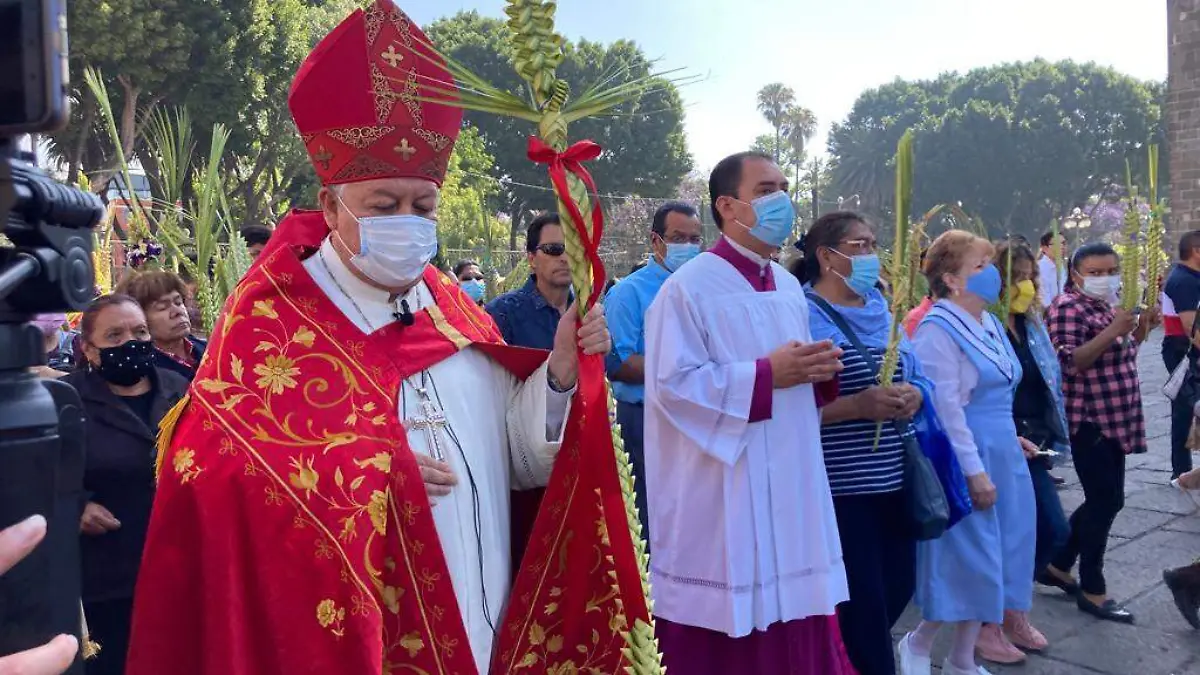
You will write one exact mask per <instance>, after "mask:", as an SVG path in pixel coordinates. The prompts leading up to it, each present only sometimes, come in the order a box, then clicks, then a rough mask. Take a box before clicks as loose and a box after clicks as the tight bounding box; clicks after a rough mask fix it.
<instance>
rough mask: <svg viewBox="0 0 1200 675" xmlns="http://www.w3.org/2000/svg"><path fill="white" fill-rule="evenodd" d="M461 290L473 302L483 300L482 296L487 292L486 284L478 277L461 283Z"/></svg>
mask: <svg viewBox="0 0 1200 675" xmlns="http://www.w3.org/2000/svg"><path fill="white" fill-rule="evenodd" d="M459 285H460V286H462V289H463V292H464V293H466V294H467V297H468V298H471V299H472V300H474V301H475V302H480V301H482V300H483V296H484V295H485V294H486V293H487V284H485V283H483V281H482V280H480V279H468V280H466V281H464V282H462V283H461V284H459Z"/></svg>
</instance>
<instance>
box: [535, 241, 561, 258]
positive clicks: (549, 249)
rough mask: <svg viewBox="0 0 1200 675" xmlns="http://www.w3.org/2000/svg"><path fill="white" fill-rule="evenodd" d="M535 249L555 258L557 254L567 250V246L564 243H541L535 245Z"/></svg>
mask: <svg viewBox="0 0 1200 675" xmlns="http://www.w3.org/2000/svg"><path fill="white" fill-rule="evenodd" d="M537 250H539V251H541V252H542V253H545V254H546V255H548V256H550V257H551V258H557V257H558V256H560V255H562V254H564V253H566V252H567V247H566V245H565V244H541V245H540V246H538V247H537Z"/></svg>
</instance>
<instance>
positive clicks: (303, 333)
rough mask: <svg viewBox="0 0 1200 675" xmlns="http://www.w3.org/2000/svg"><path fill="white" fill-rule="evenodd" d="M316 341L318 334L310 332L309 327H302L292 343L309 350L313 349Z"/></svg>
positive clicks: (297, 330) (297, 331)
mask: <svg viewBox="0 0 1200 675" xmlns="http://www.w3.org/2000/svg"><path fill="white" fill-rule="evenodd" d="M316 339H317V335H316V333H314V332H312V331H311V330H309V328H308V326H300V327H299V328H297V329H296V334H295V335H293V336H292V342H295V343H296V344H298V345H304V346H305V347H309V348H312V346H313V341H314V340H316Z"/></svg>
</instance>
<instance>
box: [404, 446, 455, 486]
mask: <svg viewBox="0 0 1200 675" xmlns="http://www.w3.org/2000/svg"><path fill="white" fill-rule="evenodd" d="M413 456H414V457H416V458H417V466H418V467H419V468H420V469H421V480H422V481H424V482H425V494H427V495H429V496H430V497H445V496H446V495H448V494H450V489H451V488H453V487H454V486H455V485H458V476H455V475H454V472H453V471H452V470H451V469H450V465H449V464H447V463H445V462H439V461H438V460H436V459H434V458H432V457H430V456H429V455H426V454H424V453H421V452H414V453H413Z"/></svg>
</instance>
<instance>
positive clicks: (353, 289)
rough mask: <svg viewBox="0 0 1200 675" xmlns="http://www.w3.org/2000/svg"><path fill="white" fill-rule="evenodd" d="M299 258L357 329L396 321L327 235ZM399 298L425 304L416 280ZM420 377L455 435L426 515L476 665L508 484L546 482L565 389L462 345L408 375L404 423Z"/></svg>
mask: <svg viewBox="0 0 1200 675" xmlns="http://www.w3.org/2000/svg"><path fill="white" fill-rule="evenodd" d="M304 267H305V269H306V270H308V273H309V274H310V275H312V278H313V280H314V281H315V282H316V283H317V285H318V286H319V287H320V288H321V290H322V291H324V292H325V294H326V295H327V296H328V297H329V299H330V300H331V301H332V302H333V303H334V304H335V305H337V307H338V309H339V310H341V312H342V314H344V315H345V316H346V318H347V319H349V320H350V321H351V322H353V323H354V325H355V326H357V327H358V329H359V330H361V331H362V332H363V333H366V334H370V333H373V332H375V331H377V330H379V329H381V328H383V327H384V326H386V325H388V324H390V323H392V322H394V321H396V317H395V316H394V313H395V312H397V311H398V309H399V307H400V300H401V298H395V299H392V298H390V297H389V296H388V293H387V292H386V291H382V290H380V289H377V288H374V287H372V286H369V285H367V284H366V283H364V282H363V281H361V280H360V279H359V278H358V277H356V276H354V275H353V274H352V273H351V272H350V270H349V269H348V268H347V267H346V265H345V264H344V263H343V262H342V260H341V258H339V257H338V255H337V253H336V251H334V249H333V246H332V245H331V244H330V242H329V240H328V239H327V240H326V241H325V244H324V245H322V247H321V249H320V250H319V251H318V252H317V253H316V254H314V255H313V256H312V257H310V258H309V259H307V260H305V261H304ZM403 299H404V300H405V301H407V303H408V305H409V308H410V309H411V310H412V311H413V312H414V313H416V312H419V311H421V308H424V307H429V306H430V305H432V304H433V296H432V294H431V293H430V291H429V288H428V287H427V286H426V285H425V283H424V282H419V283H418V284H417V285H416V286H414V287H413V288H412V290H410V291H409V292H408V293H407V294H406V295H405V296H404V297H403ZM399 339H403V334H402V333H401V337H400V338H399ZM421 386H424V388H425V389H426V390H427V391H428V392H429V396H430V398H431V399H432V400H433V402H434V404H435V405H436V406H437V407H438V408H439V409H441V410H442V412H443V414H444V416H445V419H446V423H447V428H448V429H449V430H453V433H454V437H455V438H457V443H456V442H455V441H454V439H452V438H451V437H450V433H449V432H448V431H447V430H445V429H444V430H442V431H440V432H439V433H440V434H441V447H442V449H443V454H444V458H445V461H446V462H447V463H448V464H449V465H450V467H451V468H452V469H453V471H454V475H455V476H457V477H458V485H456V486H455V487H454V488H453V490H452V491H451V493H450V494H449V495H448V496H445V497H437V498H433V501H434V506H433V520H434V524H435V525H436V526H437V533H438V538H439V539H440V540H441V545H442V552H443V553H444V554H445V557H446V564H447V565H448V566H449V568H450V577H451V580H452V581H453V583H454V595H455V597H456V598H457V599H458V606H459V610H460V611H461V612H462V618H463V624H464V625H465V626H466V628H467V635H468V637H469V639H470V641H471V651H472V653H473V654H474V656H475V662H476V665H477V666H478V668H479V672H481V673H484V672H487V668H488V663H489V661H490V660H491V653H492V642H493V639H494V635H493V633H492V626H489V625H488V622H489V619H490V621H491V623H492V625H493V626H495V628H496V629H497V630H499V622H500V617H501V613H502V611H503V608H504V604H505V601H506V600H507V599H508V592H509V586H510V581H509V580H510V579H511V577H512V563H511V554H510V547H511V542H510V536H511V534H510V524H511V523H510V520H509V517H510V513H509V511H510V506H509V491H510V489H512V488H513V487H516V488H517V489H526V488H533V487H541V486H544V485H546V483H547V482H548V481H549V479H550V470H551V468H552V466H553V464H554V458H555V457H556V456H557V455H558V450H559V447H560V444H561V441H562V433H563V431H564V428H565V426H566V417H567V410H568V408H569V404H570V398H571V392H568V393H565V394H563V393H558V392H555V391H554V390H552V389H550V387H549V384H548V381H547V365H546V364H542V367H541V368H539V369H538V370H537V371H536V372H534V373H533V375H531V376H530V377H529V379H527V380H525V381H524V382H521V381H519V380H517V379H516V378H515V377H513V376H512V374H511V373H509V372H508V371H507V370H505V369H504V368H503V367H501V366H500V365H499V364H498V363H496V362H495V361H493V360H491V359H490V358H488V357H487V356H485V355H484V354H483V353H481V352H479V351H477V350H474V349H469V348H468V349H465V350H463V351H460V352H458V353H457V354H455V355H453V356H451V357H450V358H448V359H446V360H444V361H441V362H439V363H436V364H434V365H433V366H431V367H430V368H429V369H428V371H427V375H426V379H425V384H424V385H422V381H421V375H420V374H416V375H413V376H411V377H409V378H408V381H407V382H406V383H404V385H403V387H402V390H403V395H402V396H401V397H399V408H400V411H399V413H400V419H401V421H404V422H406V425H407V423H408V422H409V421H411V420H413V419H419V418H422V417H423V414H422V411H421V399H420V398H419V397H418V395H417V392H416V388H417V387H421ZM408 442H409V446H410V447H411V448H412V450H413V452H420V453H424V454H426V455H430V456H433V455H434V454H435V453H434V452H433V449H432V448H431V447H430V443H429V440H428V435H427V434H426V432H425V431H424V430H423V429H419V428H410V429H409V431H408ZM472 483H473V484H474V485H473V486H472ZM476 499H478V503H476ZM476 515H478V519H479V520H478V523H479V526H478V527H476ZM481 555H482V558H481ZM485 596H486V598H485ZM485 606H486V608H487V609H486V612H485V609H484V608H485Z"/></svg>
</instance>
